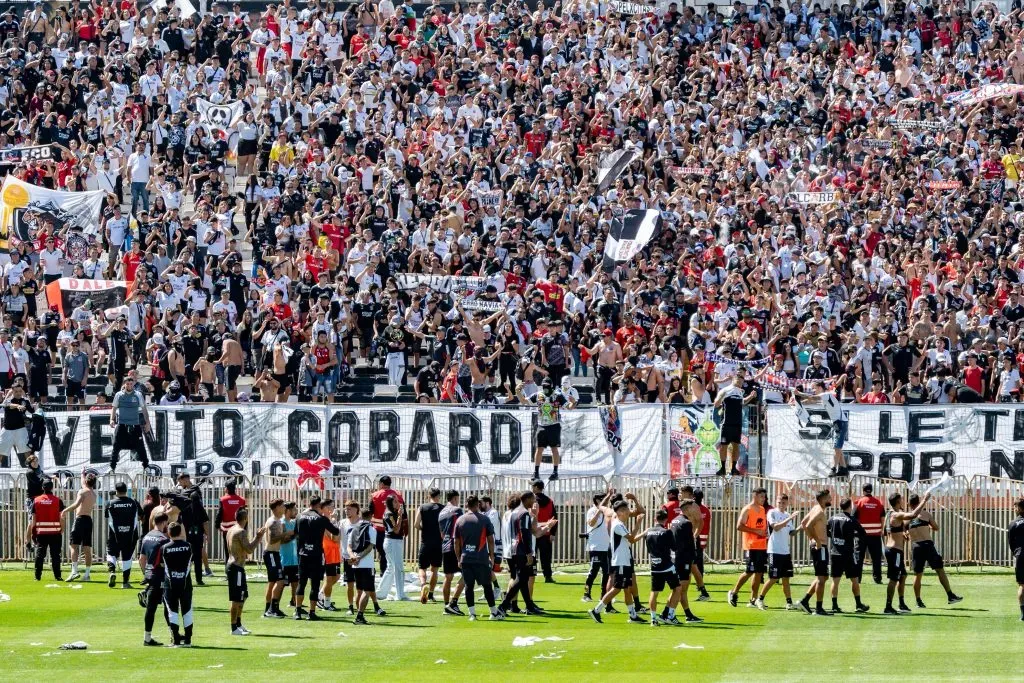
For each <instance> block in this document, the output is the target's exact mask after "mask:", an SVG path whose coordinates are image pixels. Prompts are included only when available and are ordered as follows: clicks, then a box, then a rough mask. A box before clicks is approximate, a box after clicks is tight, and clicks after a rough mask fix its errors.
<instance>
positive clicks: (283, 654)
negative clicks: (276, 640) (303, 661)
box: [267, 652, 297, 657]
mask: <svg viewBox="0 0 1024 683" xmlns="http://www.w3.org/2000/svg"><path fill="white" fill-rule="evenodd" d="M296 654H297V653H295V652H268V653H267V655H268V656H269V657H294V656H295V655H296Z"/></svg>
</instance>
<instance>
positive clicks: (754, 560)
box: [729, 489, 768, 607]
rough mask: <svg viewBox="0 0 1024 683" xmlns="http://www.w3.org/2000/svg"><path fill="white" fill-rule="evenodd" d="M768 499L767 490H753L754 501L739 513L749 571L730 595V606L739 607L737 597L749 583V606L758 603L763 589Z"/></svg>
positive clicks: (766, 564)
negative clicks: (766, 505)
mask: <svg viewBox="0 0 1024 683" xmlns="http://www.w3.org/2000/svg"><path fill="white" fill-rule="evenodd" d="M767 498H768V491H767V490H765V489H754V499H753V500H752V501H750V502H749V503H747V504H746V505H745V506H744V507H743V509H742V510H740V518H739V521H738V522H736V530H737V531H739V532H740V533H742V534H743V556H744V558H745V559H746V561H747V568H746V571H745V572H743V573H742V574H740V577H739V578H738V579H736V585H735V586H733V588H732V590H731V591H729V604H730V605H732V606H733V607H735V606H736V603H737V598H736V595H737V593H739V592H740V588H742V587H743V584H745V583H746V582H747V579H751V578H752V579H753V580H752V581H751V582H750V603H751V604H754V602H755V601H756V600H757V590H758V589H759V588H760V587H761V581H762V579H764V573H765V572H766V571H767V570H768V513H767V511H766V510H765V508H764V504H765V501H766V500H767Z"/></svg>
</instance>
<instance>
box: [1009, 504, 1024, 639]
mask: <svg viewBox="0 0 1024 683" xmlns="http://www.w3.org/2000/svg"><path fill="white" fill-rule="evenodd" d="M1013 507H1014V510H1015V511H1016V512H1017V519H1015V520H1013V521H1012V522H1010V527H1009V528H1008V529H1007V530H1006V538H1007V540H1008V541H1009V544H1010V556H1011V557H1013V571H1014V574H1015V577H1016V579H1017V605H1018V606H1019V607H1020V620H1021V621H1024V498H1018V499H1017V502H1016V503H1014V505H1013Z"/></svg>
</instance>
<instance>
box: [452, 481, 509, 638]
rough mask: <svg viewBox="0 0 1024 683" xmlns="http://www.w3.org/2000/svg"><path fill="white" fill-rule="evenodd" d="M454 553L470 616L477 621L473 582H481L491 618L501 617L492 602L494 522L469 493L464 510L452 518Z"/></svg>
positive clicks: (475, 583) (474, 584) (477, 583)
mask: <svg viewBox="0 0 1024 683" xmlns="http://www.w3.org/2000/svg"><path fill="white" fill-rule="evenodd" d="M455 554H456V555H457V556H458V558H459V569H460V570H462V580H463V581H465V582H466V607H467V609H468V610H469V620H470V621H476V594H475V590H476V586H477V585H480V586H483V589H484V599H485V600H486V601H487V607H488V608H489V609H490V611H491V619H492V620H500V619H504V616H503V615H502V614H501V613H500V612H498V609H497V608H496V607H495V606H494V586H493V585H492V584H491V570H492V569H493V567H494V526H493V525H492V524H491V520H490V519H488V518H487V515H485V514H484V513H482V512H480V499H479V498H477V497H476V496H469V498H467V499H466V512H465V513H464V514H462V515H461V516H460V517H459V519H458V520H457V521H456V522H455Z"/></svg>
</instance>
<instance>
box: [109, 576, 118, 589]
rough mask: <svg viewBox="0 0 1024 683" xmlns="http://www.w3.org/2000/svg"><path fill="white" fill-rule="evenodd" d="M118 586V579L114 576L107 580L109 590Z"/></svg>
mask: <svg viewBox="0 0 1024 683" xmlns="http://www.w3.org/2000/svg"><path fill="white" fill-rule="evenodd" d="M116 585H117V577H116V576H114V575H113V574H111V575H110V577H109V578H108V579H107V588H113V587H114V586H116Z"/></svg>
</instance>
